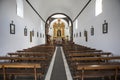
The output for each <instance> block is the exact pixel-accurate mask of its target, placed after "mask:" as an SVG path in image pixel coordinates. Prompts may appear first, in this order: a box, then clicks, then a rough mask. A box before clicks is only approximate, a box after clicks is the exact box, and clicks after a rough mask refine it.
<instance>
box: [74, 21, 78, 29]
mask: <svg viewBox="0 0 120 80" xmlns="http://www.w3.org/2000/svg"><path fill="white" fill-rule="evenodd" d="M75 28H76V29H78V20H76V21H75Z"/></svg>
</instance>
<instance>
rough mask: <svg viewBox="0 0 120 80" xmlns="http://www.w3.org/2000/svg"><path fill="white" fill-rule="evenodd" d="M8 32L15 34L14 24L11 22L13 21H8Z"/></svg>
mask: <svg viewBox="0 0 120 80" xmlns="http://www.w3.org/2000/svg"><path fill="white" fill-rule="evenodd" d="M10 34H15V24H13V21H12V23H10Z"/></svg>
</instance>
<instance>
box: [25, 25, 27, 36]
mask: <svg viewBox="0 0 120 80" xmlns="http://www.w3.org/2000/svg"><path fill="white" fill-rule="evenodd" d="M24 36H27V28H26V26H25V28H24Z"/></svg>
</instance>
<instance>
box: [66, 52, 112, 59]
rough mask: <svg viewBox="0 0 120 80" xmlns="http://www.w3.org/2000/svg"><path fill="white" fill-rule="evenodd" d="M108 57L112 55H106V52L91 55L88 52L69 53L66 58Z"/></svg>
mask: <svg viewBox="0 0 120 80" xmlns="http://www.w3.org/2000/svg"><path fill="white" fill-rule="evenodd" d="M110 55H112V53H109V52H108V53H107V52H101V53H92V52H88V53H70V54H68V58H69V57H70V58H71V57H101V56H106V57H109V56H110Z"/></svg>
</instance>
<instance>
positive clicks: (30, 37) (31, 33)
mask: <svg viewBox="0 0 120 80" xmlns="http://www.w3.org/2000/svg"><path fill="white" fill-rule="evenodd" d="M32 35H33V34H32V31H30V42H32Z"/></svg>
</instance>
